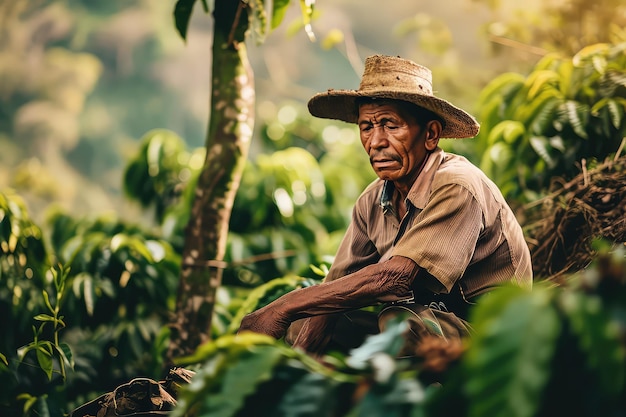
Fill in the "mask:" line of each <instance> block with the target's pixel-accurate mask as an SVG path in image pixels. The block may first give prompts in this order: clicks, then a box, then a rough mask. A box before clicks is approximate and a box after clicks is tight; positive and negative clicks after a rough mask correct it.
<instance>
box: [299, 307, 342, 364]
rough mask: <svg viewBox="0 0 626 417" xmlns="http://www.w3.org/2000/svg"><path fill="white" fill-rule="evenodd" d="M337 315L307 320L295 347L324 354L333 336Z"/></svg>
mask: <svg viewBox="0 0 626 417" xmlns="http://www.w3.org/2000/svg"><path fill="white" fill-rule="evenodd" d="M336 321H337V316H336V315H332V314H331V315H324V316H315V317H310V318H308V319H307V320H306V322H305V323H304V325H303V326H302V329H301V330H300V333H299V334H298V337H297V338H296V340H295V341H294V342H293V347H296V348H300V349H303V350H305V351H306V352H308V353H310V354H313V355H322V354H323V353H324V352H325V350H326V346H327V345H328V343H329V342H330V340H331V338H332V333H333V329H334V327H335V322H336Z"/></svg>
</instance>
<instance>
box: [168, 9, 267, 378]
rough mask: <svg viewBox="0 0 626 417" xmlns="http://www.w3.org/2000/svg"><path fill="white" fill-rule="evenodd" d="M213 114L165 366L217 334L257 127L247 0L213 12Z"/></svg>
mask: <svg viewBox="0 0 626 417" xmlns="http://www.w3.org/2000/svg"><path fill="white" fill-rule="evenodd" d="M213 19H214V39H213V48H212V50H213V57H212V78H211V79H212V83H211V90H212V91H211V110H210V111H211V114H210V121H209V129H208V133H207V138H206V149H207V154H206V159H205V162H204V167H203V170H202V172H201V174H200V177H199V178H198V183H197V186H196V192H195V199H194V203H193V206H192V211H191V217H190V220H189V223H188V225H187V229H186V232H185V244H184V249H183V260H182V266H181V276H180V283H179V288H178V298H177V302H176V313H175V317H174V318H173V320H172V322H171V323H170V327H171V335H170V344H169V349H168V352H167V357H166V360H165V362H166V366H168V367H169V366H171V365H172V363H173V360H174V359H175V358H176V357H179V356H184V355H189V354H191V353H193V352H194V351H195V350H196V348H197V347H198V346H199V345H200V344H202V343H204V342H206V341H208V340H210V338H211V319H212V316H213V310H214V302H215V293H216V290H217V288H218V287H219V286H220V285H221V280H222V268H223V264H224V262H223V259H224V253H225V250H226V239H227V235H228V225H229V221H230V215H231V212H232V206H233V202H234V199H235V195H236V192H237V189H238V188H239V183H240V179H241V175H242V172H243V168H244V165H245V162H246V159H247V155H248V149H249V145H250V140H251V138H252V131H253V127H254V103H255V92H254V78H253V73H252V69H251V67H250V65H249V62H248V59H247V52H246V47H245V44H244V36H245V30H246V28H247V24H248V16H247V13H246V9H245V4H244V3H243V2H237V1H216V2H215V9H214V11H213Z"/></svg>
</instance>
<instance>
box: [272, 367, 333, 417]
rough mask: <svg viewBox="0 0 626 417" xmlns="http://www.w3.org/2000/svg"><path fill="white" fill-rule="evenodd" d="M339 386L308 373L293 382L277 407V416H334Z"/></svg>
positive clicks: (324, 378) (322, 377) (327, 379)
mask: <svg viewBox="0 0 626 417" xmlns="http://www.w3.org/2000/svg"><path fill="white" fill-rule="evenodd" d="M337 386H338V384H337V383H336V382H335V381H333V380H332V379H329V378H327V377H325V376H323V375H320V374H318V373H307V374H305V375H303V376H302V377H300V378H298V379H297V380H295V381H293V383H291V384H290V385H289V387H288V388H287V391H286V392H285V393H284V395H283V396H282V398H281V401H280V403H279V404H278V405H277V407H276V411H277V416H284V417H286V416H320V417H323V416H328V417H330V416H333V415H334V414H333V411H334V409H335V407H336V406H337V402H340V401H343V398H341V397H338V392H337V391H336V388H337Z"/></svg>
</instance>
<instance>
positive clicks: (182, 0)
mask: <svg viewBox="0 0 626 417" xmlns="http://www.w3.org/2000/svg"><path fill="white" fill-rule="evenodd" d="M195 3H196V0H178V1H177V2H176V6H174V24H175V26H176V30H177V31H178V33H179V34H180V36H181V38H183V39H184V40H187V29H188V28H189V21H190V20H191V14H192V12H193V5H194V4H195Z"/></svg>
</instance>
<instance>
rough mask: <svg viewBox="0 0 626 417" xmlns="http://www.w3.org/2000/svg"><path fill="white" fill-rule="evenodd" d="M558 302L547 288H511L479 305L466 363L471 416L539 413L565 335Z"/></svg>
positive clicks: (510, 416)
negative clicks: (562, 330) (531, 289)
mask: <svg viewBox="0 0 626 417" xmlns="http://www.w3.org/2000/svg"><path fill="white" fill-rule="evenodd" d="M552 298H553V296H552V293H551V292H550V291H549V289H548V288H545V287H538V286H535V289H534V290H533V291H532V292H531V291H527V290H524V289H522V288H516V287H513V286H507V287H503V288H499V289H496V290H495V291H493V292H491V293H490V294H488V295H487V296H485V297H483V298H482V300H481V303H480V304H478V305H477V306H476V308H475V309H474V311H473V313H472V315H473V316H472V317H471V319H470V321H471V322H472V323H475V329H476V333H475V336H474V337H473V339H472V343H471V346H470V348H469V350H468V351H467V352H466V356H465V360H464V362H463V366H464V367H465V369H466V374H467V375H469V376H470V378H469V379H468V380H467V382H466V383H465V389H466V390H467V393H468V397H469V398H470V413H469V415H470V416H472V417H473V416H476V417H479V416H480V417H484V416H490V417H500V416H502V417H531V416H533V415H535V412H536V411H537V407H538V405H539V403H540V400H541V396H542V393H543V389H544V387H545V385H546V383H547V381H548V378H549V376H550V362H551V360H552V357H553V354H554V350H555V346H556V341H557V337H558V336H559V334H560V331H561V323H560V322H559V316H558V314H557V312H556V309H555V308H554V306H553V305H552Z"/></svg>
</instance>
